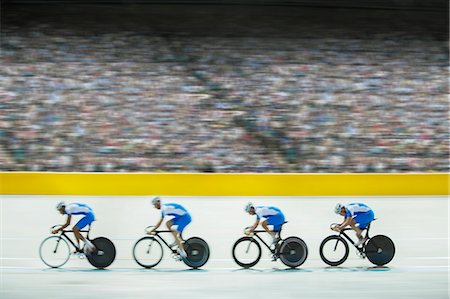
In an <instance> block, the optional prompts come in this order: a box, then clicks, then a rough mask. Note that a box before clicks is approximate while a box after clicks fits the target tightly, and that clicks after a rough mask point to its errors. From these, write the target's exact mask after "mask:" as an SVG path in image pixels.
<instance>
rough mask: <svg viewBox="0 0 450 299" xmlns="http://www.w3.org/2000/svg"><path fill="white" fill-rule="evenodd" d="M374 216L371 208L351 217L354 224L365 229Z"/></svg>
mask: <svg viewBox="0 0 450 299" xmlns="http://www.w3.org/2000/svg"><path fill="white" fill-rule="evenodd" d="M374 218H375V215H374V213H373V211H372V210H370V211H367V212H365V213H360V214H356V217H354V218H353V220H354V221H355V223H356V226H357V227H358V228H359V229H366V228H367V226H368V225H369V224H370V222H372V221H373V219H374Z"/></svg>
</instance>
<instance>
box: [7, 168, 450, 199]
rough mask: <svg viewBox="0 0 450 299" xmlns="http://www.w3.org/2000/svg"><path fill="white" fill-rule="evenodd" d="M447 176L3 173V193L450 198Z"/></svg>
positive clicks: (442, 174)
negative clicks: (407, 196)
mask: <svg viewBox="0 0 450 299" xmlns="http://www.w3.org/2000/svg"><path fill="white" fill-rule="evenodd" d="M449 179H450V174H448V173H431V174H425V173H413V174H249V173H245V174H209V173H208V174H205V173H51V172H50V173H49V172H0V194H3V195H6V194H35V195H153V194H158V195H185V196H267V195H272V196H327V195H336V196H340V195H342V196H346V195H449V194H450V193H449Z"/></svg>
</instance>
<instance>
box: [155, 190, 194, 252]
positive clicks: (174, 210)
mask: <svg viewBox="0 0 450 299" xmlns="http://www.w3.org/2000/svg"><path fill="white" fill-rule="evenodd" d="M152 204H153V206H154V207H155V208H156V209H158V210H161V219H160V220H159V221H158V222H157V223H156V225H155V227H154V228H153V229H152V230H150V231H149V232H148V233H147V234H149V235H151V234H153V232H154V231H156V230H157V229H158V227H159V226H160V225H161V223H162V222H163V220H164V217H166V216H173V218H172V219H170V220H169V221H167V222H166V225H167V228H168V229H169V230H170V232H171V233H172V235H173V237H174V238H175V242H174V243H172V244H170V245H169V246H170V247H173V246H175V245H178V249H177V251H178V253H179V254H180V256H181V257H183V258H186V257H187V254H186V251H185V250H184V247H183V243H184V242H183V240H182V239H181V233H182V232H183V230H184V228H185V227H186V226H187V225H188V224H189V223H191V220H192V218H191V215H189V213H188V211H187V210H186V209H185V208H184V207H183V206H181V205H179V204H176V203H166V204H161V199H160V198H159V196H156V197H153V198H152Z"/></svg>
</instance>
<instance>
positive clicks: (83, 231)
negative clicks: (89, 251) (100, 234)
mask: <svg viewBox="0 0 450 299" xmlns="http://www.w3.org/2000/svg"><path fill="white" fill-rule="evenodd" d="M90 230H91V226H90V225H89V226H88V229H87V230H80V233H87V234H86V239H88V240H90V239H89V232H90ZM66 233H73V230H62V231H61V234H60V237H61V238H62V237H64V238H65V239H66V240H67V241H69V243H70V244H72V246H73V247H74V248H75V250H76V251H77V252H83V250H82V249H81V248H80V247H78V246H77V245H76V244H75V242H74V241H72V239H71V238H70V237H69V236H68V235H67V234H66ZM58 245H59V241H58V243H57V244H56V247H55V252H56V250H57V249H58Z"/></svg>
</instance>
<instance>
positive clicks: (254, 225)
mask: <svg viewBox="0 0 450 299" xmlns="http://www.w3.org/2000/svg"><path fill="white" fill-rule="evenodd" d="M259 220H260V219H256V221H255V223H254V224H253V225H252V226H251V227H250V231H254V230H255V229H256V228H257V227H258V224H259Z"/></svg>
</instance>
